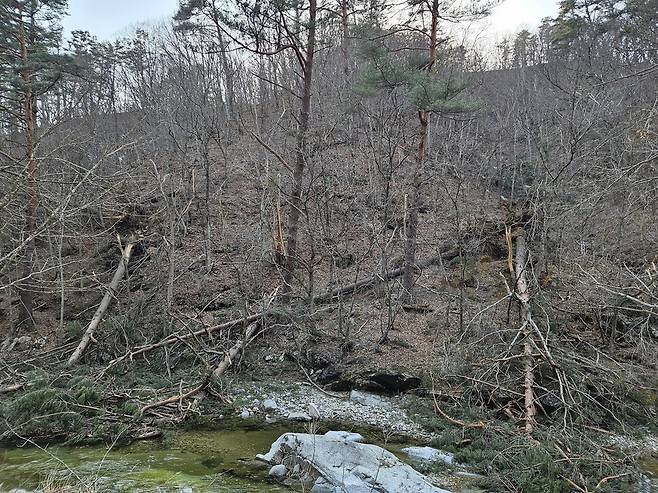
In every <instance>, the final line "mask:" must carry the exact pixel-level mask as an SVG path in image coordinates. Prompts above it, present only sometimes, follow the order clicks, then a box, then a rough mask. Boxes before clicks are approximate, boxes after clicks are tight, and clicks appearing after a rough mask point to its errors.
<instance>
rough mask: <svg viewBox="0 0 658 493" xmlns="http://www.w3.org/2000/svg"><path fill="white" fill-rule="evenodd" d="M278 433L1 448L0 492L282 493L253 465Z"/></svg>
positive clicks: (207, 433) (181, 434) (181, 435)
mask: <svg viewBox="0 0 658 493" xmlns="http://www.w3.org/2000/svg"><path fill="white" fill-rule="evenodd" d="M284 431H286V430H282V429H281V428H265V429H259V430H245V429H237V430H222V431H187V432H176V433H174V434H173V435H172V436H171V437H170V438H167V439H166V440H164V441H162V442H160V441H149V442H138V443H135V444H132V445H129V446H127V447H118V448H114V449H111V450H109V451H108V449H107V448H106V447H101V446H84V447H64V446H52V447H48V448H47V451H43V450H39V449H36V448H27V447H25V448H0V490H8V489H11V488H26V489H30V488H32V489H34V488H37V487H38V486H40V485H41V486H43V485H44V484H48V483H54V484H57V485H64V484H66V485H76V486H82V485H84V486H94V487H95V489H97V490H103V491H110V492H117V493H118V492H128V491H130V492H133V491H161V492H169V491H179V490H180V489H181V488H183V487H191V488H192V489H193V490H194V491H195V492H222V493H229V492H231V493H237V492H242V493H247V492H282V491H288V490H287V489H285V488H283V487H281V486H278V485H272V484H269V483H267V482H266V476H267V469H266V468H265V469H264V468H262V466H261V467H258V466H257V464H256V463H255V462H254V456H255V455H256V454H257V453H264V452H267V451H268V450H269V448H270V445H271V444H272V442H274V440H276V438H278V437H279V436H280V435H281V433H282V432H284Z"/></svg>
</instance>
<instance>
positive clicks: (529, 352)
mask: <svg viewBox="0 0 658 493" xmlns="http://www.w3.org/2000/svg"><path fill="white" fill-rule="evenodd" d="M508 234H509V233H508ZM527 261H528V250H527V248H526V245H525V239H524V233H523V232H521V234H520V235H519V236H518V237H517V239H516V258H515V260H514V274H515V276H514V277H515V280H516V288H515V292H516V297H517V299H518V300H519V303H520V305H521V320H522V324H523V373H524V380H523V387H524V388H523V395H524V409H525V432H526V434H527V435H532V432H533V430H534V427H535V416H536V415H537V406H536V404H535V391H534V386H535V374H534V372H535V358H534V356H533V349H534V347H535V343H534V332H533V326H534V321H533V320H532V312H531V311H530V294H529V290H528V280H527V275H526V264H527Z"/></svg>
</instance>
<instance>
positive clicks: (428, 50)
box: [356, 0, 486, 299]
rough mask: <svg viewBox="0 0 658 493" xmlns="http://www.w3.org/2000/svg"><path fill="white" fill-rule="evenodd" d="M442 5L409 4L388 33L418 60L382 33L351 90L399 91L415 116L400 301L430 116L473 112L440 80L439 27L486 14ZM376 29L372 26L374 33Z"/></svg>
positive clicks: (412, 253)
mask: <svg viewBox="0 0 658 493" xmlns="http://www.w3.org/2000/svg"><path fill="white" fill-rule="evenodd" d="M447 3H448V4H452V2H444V1H442V0H412V1H411V2H410V5H411V7H412V10H413V12H414V14H413V16H412V18H411V19H410V20H409V21H408V22H407V23H406V24H404V25H402V26H395V27H394V29H391V32H404V31H407V32H409V33H413V34H408V36H409V37H408V38H404V39H403V41H404V40H406V41H407V43H410V44H412V46H408V47H407V48H409V50H404V52H405V53H407V52H409V51H410V52H412V53H421V55H420V56H418V55H411V56H400V55H399V53H401V52H402V51H401V50H400V49H399V48H398V49H389V48H388V47H387V45H386V41H385V40H386V39H387V38H389V35H390V32H389V33H386V32H381V33H379V34H378V35H374V36H371V37H370V39H375V40H376V41H374V42H368V43H366V45H365V47H364V51H363V53H364V55H365V57H366V58H367V59H368V60H369V61H370V67H369V69H368V71H367V72H366V73H365V74H364V76H363V78H362V80H361V82H360V83H359V84H358V85H357V87H356V89H357V91H358V92H361V93H362V94H364V95H372V94H375V93H376V92H377V91H379V90H396V89H400V88H401V89H402V90H403V91H404V93H405V95H406V97H407V100H408V102H409V104H410V106H411V108H412V109H413V111H415V112H416V114H417V115H418V124H419V125H418V133H417V150H416V155H415V160H414V168H413V170H412V174H411V190H410V193H409V199H408V204H407V209H406V218H405V226H406V231H405V245H404V263H403V274H402V286H403V290H404V295H403V297H404V298H407V299H410V298H411V296H412V288H413V284H414V267H415V264H416V245H417V237H418V208H419V205H420V189H421V185H422V183H423V180H424V171H423V168H424V165H425V155H426V151H427V147H428V139H429V124H430V118H431V115H433V114H449V113H462V112H468V111H473V110H474V109H476V107H477V105H475V104H474V103H473V102H471V101H468V100H465V99H463V97H462V94H463V92H464V90H465V89H466V87H467V84H466V83H464V82H463V81H461V80H457V79H455V78H454V77H451V76H447V77H441V74H440V71H439V63H438V52H439V48H440V46H439V45H440V44H441V43H445V42H446V40H441V39H440V38H439V22H440V21H441V20H442V19H445V18H451V17H455V16H458V17H462V16H464V15H468V16H471V17H477V16H480V15H484V14H485V13H486V9H481V8H480V7H482V6H481V5H479V4H478V3H477V2H474V4H473V5H472V6H471V7H472V8H471V9H470V10H469V11H468V12H452V13H451V12H450V11H449V10H448V6H447V5H446V4H447ZM423 21H426V22H423ZM419 26H420V27H419ZM422 26H427V27H426V28H424V27H422ZM376 27H377V26H371V28H375V29H376ZM423 45H424V46H423Z"/></svg>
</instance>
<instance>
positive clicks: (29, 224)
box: [16, 15, 39, 331]
mask: <svg viewBox="0 0 658 493" xmlns="http://www.w3.org/2000/svg"><path fill="white" fill-rule="evenodd" d="M18 22H19V28H18V43H19V47H20V57H21V62H22V64H23V67H24V68H23V69H22V70H21V72H20V76H21V79H22V81H23V83H24V84H25V87H26V88H25V90H24V91H23V94H22V99H23V101H22V103H23V105H22V106H23V108H22V111H23V115H22V118H23V121H24V124H25V159H26V175H25V177H26V183H25V185H26V192H25V195H26V197H25V227H24V229H23V234H24V236H25V237H31V236H33V233H34V231H35V230H36V212H37V207H38V203H39V197H38V190H37V169H38V165H37V160H36V158H35V155H34V147H35V125H36V121H35V119H36V109H37V108H36V97H35V95H34V93H33V91H32V89H31V85H30V84H31V83H32V78H33V77H34V74H33V72H32V70H31V69H30V68H29V62H30V60H29V54H28V39H27V35H26V33H25V28H24V26H23V22H22V15H20V16H19V21H18ZM35 246H36V245H35V240H34V238H32V239H31V240H30V241H28V242H27V244H26V245H25V250H24V251H23V258H22V261H21V269H20V276H21V282H20V283H18V285H17V286H18V288H17V290H18V296H19V310H18V320H17V323H16V331H20V330H23V329H26V330H32V329H34V317H33V313H32V312H33V306H32V305H33V299H34V296H33V292H32V290H31V289H30V287H29V286H28V285H27V281H28V280H29V279H30V277H31V276H32V270H33V266H34V249H35Z"/></svg>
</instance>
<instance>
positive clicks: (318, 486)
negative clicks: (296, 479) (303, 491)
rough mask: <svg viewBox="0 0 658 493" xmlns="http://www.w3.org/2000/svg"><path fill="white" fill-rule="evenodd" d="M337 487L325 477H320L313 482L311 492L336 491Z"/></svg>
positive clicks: (328, 492) (330, 492)
mask: <svg viewBox="0 0 658 493" xmlns="http://www.w3.org/2000/svg"><path fill="white" fill-rule="evenodd" d="M335 491H336V488H335V487H334V486H332V484H331V483H328V482H327V481H325V479H324V478H318V479H317V481H316V482H315V483H314V484H313V488H311V491H310V493H334V492H335Z"/></svg>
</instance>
